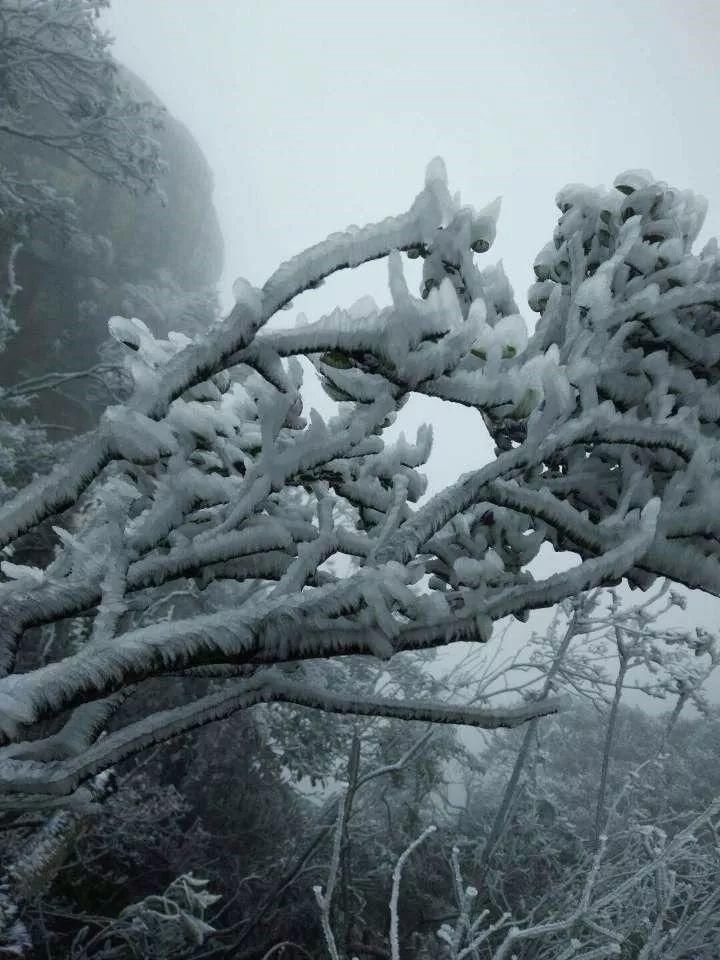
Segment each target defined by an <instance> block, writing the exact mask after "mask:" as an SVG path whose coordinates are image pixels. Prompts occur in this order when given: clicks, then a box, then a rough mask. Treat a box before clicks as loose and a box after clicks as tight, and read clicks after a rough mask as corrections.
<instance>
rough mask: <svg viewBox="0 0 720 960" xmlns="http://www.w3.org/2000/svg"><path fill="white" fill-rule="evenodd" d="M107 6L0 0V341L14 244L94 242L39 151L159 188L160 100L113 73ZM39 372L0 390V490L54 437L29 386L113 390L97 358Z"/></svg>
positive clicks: (14, 291)
mask: <svg viewBox="0 0 720 960" xmlns="http://www.w3.org/2000/svg"><path fill="white" fill-rule="evenodd" d="M107 6H109V0H0V156H1V157H2V159H1V160H0V257H2V259H3V263H2V267H0V351H2V350H4V349H5V348H6V345H7V343H8V340H9V339H10V338H12V337H14V336H16V335H17V334H18V332H19V330H18V327H19V324H18V317H17V315H16V312H15V304H16V298H17V295H18V293H19V292H20V289H21V287H20V285H19V283H18V279H17V259H18V253H19V251H20V250H21V248H22V247H23V245H26V244H28V243H29V242H30V241H31V240H33V241H38V240H39V241H41V242H43V243H47V241H48V240H49V239H50V238H51V237H52V238H54V240H55V241H60V242H61V243H62V244H63V245H64V246H65V247H67V246H68V245H69V246H71V247H72V248H73V249H76V250H77V252H78V256H82V257H84V258H86V259H87V257H88V255H89V253H90V251H91V250H92V249H93V245H94V244H96V242H97V238H91V237H89V236H87V235H86V234H85V233H84V232H83V230H82V228H81V224H80V219H79V217H78V209H77V206H76V202H75V200H74V199H73V197H72V196H71V195H70V193H69V191H68V190H67V189H63V186H62V185H61V183H60V182H50V181H49V180H48V179H46V178H45V177H44V176H43V175H39V174H38V172H37V160H38V156H39V157H41V158H42V157H46V158H47V159H48V165H51V164H52V163H53V162H55V160H56V158H57V157H58V156H59V157H62V158H66V159H69V160H70V161H71V162H72V163H74V164H79V165H80V166H81V167H83V168H85V169H87V170H89V171H91V172H92V174H94V175H95V176H97V177H99V178H101V179H102V180H105V181H107V182H109V183H112V184H116V185H119V186H121V187H124V188H126V189H128V190H130V191H133V192H138V191H145V190H156V191H158V192H159V186H158V178H159V176H160V174H161V173H162V171H163V170H164V164H163V162H162V160H161V158H160V147H159V144H158V141H157V139H156V138H155V133H156V132H157V130H158V129H159V128H160V125H161V120H162V116H161V111H160V110H159V108H158V107H157V106H156V105H154V104H152V103H149V102H145V101H143V100H141V99H138V97H137V96H135V95H134V93H133V92H132V90H131V89H130V87H129V85H128V83H127V82H126V81H123V80H121V78H120V76H119V74H118V67H117V65H116V63H115V61H114V60H113V59H112V56H111V54H110V44H111V38H110V37H109V36H107V35H106V34H105V33H104V32H103V31H102V30H101V29H100V28H99V25H98V17H99V15H100V13H101V11H102V10H103V9H104V8H106V7H107ZM28 154H30V155H32V157H33V158H34V160H28ZM105 243H106V244H107V241H105ZM80 312H81V310H80V308H79V307H78V313H80ZM43 373H44V374H45V375H44V376H41V377H32V378H28V377H24V378H23V377H19V379H18V382H17V383H14V384H9V383H4V384H3V386H2V390H1V391H0V414H1V416H0V499H4V498H5V496H6V495H7V492H8V491H9V490H10V489H12V488H13V487H14V486H17V485H18V484H21V483H24V482H26V481H27V480H28V479H29V478H30V477H31V476H32V475H33V473H34V472H37V471H38V470H42V469H45V468H46V467H47V466H49V464H50V463H51V456H52V447H53V445H52V444H51V443H49V441H48V439H47V436H46V434H45V431H44V424H42V423H39V422H34V421H33V418H32V401H33V399H34V398H36V397H37V396H38V394H40V393H42V392H43V391H45V390H61V389H63V388H65V389H66V388H67V387H68V386H70V387H72V385H73V384H74V383H75V382H76V381H78V380H80V381H85V382H86V384H88V383H89V384H90V387H91V388H92V386H93V383H94V382H96V383H101V384H102V386H101V390H100V396H101V397H102V399H103V405H104V404H106V403H107V402H108V401H109V400H110V399H111V398H112V391H110V392H108V391H107V389H106V388H105V383H106V382H107V381H112V379H113V378H112V375H111V373H110V372H109V366H108V364H98V365H95V366H91V368H90V369H80V370H76V371H72V372H68V370H67V369H66V370H65V371H63V373H59V374H53V373H51V372H48V371H43ZM91 392H92V389H91ZM96 392H97V390H96ZM28 417H29V422H26V419H27V418H28ZM22 418H25V419H22ZM54 452H55V453H57V452H58V451H54ZM31 461H32V462H31Z"/></svg>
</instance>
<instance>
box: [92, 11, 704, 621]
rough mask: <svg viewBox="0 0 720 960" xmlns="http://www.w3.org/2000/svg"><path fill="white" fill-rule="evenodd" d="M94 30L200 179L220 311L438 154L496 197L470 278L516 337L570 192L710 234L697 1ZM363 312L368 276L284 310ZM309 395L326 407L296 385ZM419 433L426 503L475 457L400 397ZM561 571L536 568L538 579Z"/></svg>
mask: <svg viewBox="0 0 720 960" xmlns="http://www.w3.org/2000/svg"><path fill="white" fill-rule="evenodd" d="M105 19H106V25H107V29H108V30H109V31H110V32H111V33H112V34H113V35H114V37H115V41H116V42H115V48H114V49H115V53H116V56H117V58H118V59H119V60H120V61H122V62H123V63H125V64H126V65H127V66H129V67H130V68H131V69H132V70H134V71H135V72H136V73H137V74H139V75H140V76H141V77H142V78H143V79H144V80H145V81H146V82H147V83H148V84H149V85H150V86H151V87H152V89H153V90H154V91H155V93H156V94H157V95H158V96H159V97H160V98H161V100H162V101H163V102H164V103H165V104H166V106H167V107H168V109H169V110H170V111H171V112H172V113H173V114H174V115H175V116H176V117H177V118H178V119H179V120H181V121H182V122H183V123H185V124H186V125H187V127H188V128H189V129H190V131H191V132H192V133H193V134H194V136H195V137H196V139H197V140H198V142H199V144H200V146H201V148H202V149H203V151H204V153H205V155H206V157H207V160H208V162H209V164H210V167H211V169H212V171H213V175H214V179H215V204H216V207H217V210H218V214H219V217H220V223H221V226H222V231H223V235H224V240H225V269H224V274H223V281H222V297H223V302H224V304H225V305H226V306H227V304H229V302H230V288H231V285H232V281H233V280H234V279H235V277H237V276H238V275H241V276H244V277H246V278H248V279H249V280H250V281H251V282H253V283H255V284H261V283H262V282H263V281H264V280H265V279H266V278H267V276H268V275H269V274H270V273H271V272H272V271H273V270H274V268H275V267H276V266H277V264H278V263H279V262H280V261H282V260H284V259H286V258H288V257H290V256H292V255H293V254H295V253H297V252H299V251H300V250H301V249H303V248H304V247H305V246H307V245H309V244H312V243H314V242H317V241H318V240H320V239H322V238H323V237H325V236H326V235H327V234H329V233H331V232H333V231H335V230H339V229H343V228H344V227H346V226H347V225H348V224H350V223H356V224H362V223H365V222H369V221H374V220H378V219H382V218H383V217H385V216H388V215H392V214H396V213H399V212H401V211H402V210H404V209H406V208H407V207H408V206H409V204H410V202H411V201H412V199H413V198H414V196H415V194H416V193H417V192H418V190H419V189H420V187H421V185H422V178H423V171H424V167H425V165H426V163H427V161H428V160H430V159H431V158H432V157H433V156H435V155H437V154H440V155H442V156H443V157H444V159H445V161H446V163H447V167H448V172H449V176H450V185H451V189H457V190H460V191H461V192H462V195H463V199H464V201H465V202H469V203H472V204H473V205H475V206H477V207H480V206H483V205H485V204H486V203H488V202H489V201H491V200H492V199H493V198H495V197H496V196H501V197H502V213H501V216H500V221H499V224H498V237H497V241H496V243H495V245H494V247H493V248H492V249H491V251H490V253H489V254H488V255H487V262H494V261H495V260H497V259H500V258H502V260H503V261H504V264H505V267H506V270H507V272H508V275H509V276H510V279H511V281H512V283H513V286H514V288H515V292H516V298H517V300H518V302H519V304H520V306H521V310H522V312H523V313H524V315H525V316H526V318H527V319H528V321H529V322H530V323H532V322H533V316H534V315H533V314H532V313H531V312H530V311H529V309H528V308H527V304H526V300H525V293H526V290H527V287H528V285H529V284H530V282H531V281H532V279H533V277H532V262H533V259H534V257H535V255H536V253H537V252H538V250H539V249H540V248H541V247H542V245H543V244H544V243H545V242H546V241H547V240H548V239H549V238H550V236H551V234H552V230H553V227H554V224H555V221H556V217H557V210H556V208H555V205H554V197H555V194H556V193H557V191H558V190H559V189H560V188H561V187H562V186H563V185H564V184H566V183H568V182H583V183H589V184H591V185H596V184H607V185H609V184H610V183H612V180H613V179H614V177H615V176H616V175H617V174H618V173H619V172H621V171H623V170H626V169H628V168H633V167H642V168H648V169H650V170H651V171H652V172H653V173H654V174H655V176H657V177H658V178H660V179H662V180H665V181H667V182H669V183H672V184H673V185H675V186H677V187H680V188H691V189H693V190H694V191H696V192H698V193H701V194H703V195H704V196H706V197H707V198H708V200H709V202H710V209H709V215H708V218H707V221H706V225H705V229H704V230H703V233H702V235H701V237H700V240H699V241H698V243H699V245H702V243H704V242H705V240H706V239H707V238H708V237H710V236H713V235H716V234H718V233H720V179H719V178H718V172H719V171H718V163H719V162H718V134H717V123H716V116H715V113H716V110H715V105H716V104H717V103H718V102H720V69H719V66H718V64H719V61H718V56H717V50H716V40H717V37H718V36H720V5H718V4H717V3H715V2H714V0H686V2H685V3H684V4H682V5H678V4H676V3H671V2H669V0H646V2H643V3H630V4H627V3H624V2H619V0H612V2H607V3H603V4H571V3H561V2H547V0H545V2H532V3H528V2H514V3H510V4H499V3H496V4H490V3H486V2H481V0H475V2H471V0H465V2H463V0H453V2H452V3H448V2H442V0H438V2H434V3H409V2H399V0H382V2H379V0H362V2H358V0H346V2H344V3H331V2H318V0H314V2H305V3H302V4H299V3H295V2H292V0H264V2H263V3H250V2H237V0H205V2H203V3H200V2H197V0H152V2H148V0H115V2H114V3H113V5H112V9H111V10H110V11H109V14H108V15H107V16H106V18H105ZM366 293H371V294H372V295H373V296H374V297H375V298H376V300H378V302H380V303H382V302H383V301H387V300H388V296H387V292H386V283H385V266H384V264H373V265H370V266H366V267H364V268H362V269H361V270H358V271H355V272H352V273H346V274H345V275H343V276H341V277H339V278H338V277H336V278H333V279H332V281H331V282H329V283H328V284H327V285H326V286H325V287H324V288H323V289H322V290H320V291H318V292H316V293H313V294H308V295H305V296H304V297H303V298H301V300H299V301H298V302H297V303H296V307H297V309H298V310H300V309H302V310H304V311H305V312H306V313H307V314H308V316H309V317H310V318H311V319H314V318H315V317H317V316H319V315H321V314H322V313H323V312H326V311H327V310H329V309H331V308H332V307H333V306H335V305H336V304H338V303H339V304H348V303H350V302H352V301H353V300H354V299H356V298H358V297H359V296H361V295H363V294H366ZM292 316H293V315H292V314H284V315H283V319H286V318H288V317H290V318H291V317H292ZM307 395H308V400H309V402H310V404H313V405H318V406H322V405H323V404H327V401H326V399H325V398H324V395H323V394H321V392H320V391H319V390H317V389H315V388H314V387H313V384H312V383H309V384H308V391H307ZM426 420H429V421H430V422H432V424H433V427H434V432H435V447H434V452H433V456H432V458H431V461H430V463H429V465H428V473H429V478H430V491H431V492H432V491H434V490H437V489H438V488H440V487H441V486H443V485H445V484H447V483H449V482H451V481H452V480H454V479H455V478H456V477H457V476H458V475H459V474H461V473H462V472H463V471H465V470H468V469H471V468H473V467H477V465H478V463H481V462H485V461H487V460H488V459H490V458H491V457H492V449H491V444H490V442H489V440H488V438H487V434H486V431H485V429H484V427H483V425H482V423H481V421H480V418H479V415H478V414H477V412H476V411H469V410H465V409H458V408H457V407H455V406H452V407H450V406H449V405H444V404H442V403H441V402H439V401H438V402H435V401H432V400H430V399H427V398H422V399H420V398H414V400H413V402H412V403H411V404H409V405H408V407H406V408H405V410H404V411H403V414H402V418H401V421H400V423H399V424H398V427H399V428H400V427H402V428H404V429H406V430H408V431H410V432H414V429H415V427H416V426H417V425H418V424H419V423H422V422H424V421H426ZM572 562H574V559H573V558H572V557H564V558H557V557H552V556H549V555H548V554H547V553H545V554H543V557H542V559H541V561H540V563H539V564H536V568H537V569H538V570H540V571H541V572H544V573H547V572H548V571H549V570H550V569H553V568H557V567H558V566H562V564H563V563H572ZM718 611H720V605H719V604H718V602H717V601H716V600H715V599H713V598H708V597H706V596H702V597H700V596H697V597H696V596H691V598H690V603H689V606H688V610H687V612H686V613H685V614H679V613H678V612H677V611H676V616H675V619H674V621H673V622H674V623H675V624H677V625H681V624H685V623H687V624H691V625H694V624H697V623H701V624H705V625H706V626H709V627H714V626H715V623H716V622H717V617H718ZM678 618H679V619H678ZM543 622H544V620H543V616H542V615H539V616H538V617H535V618H534V619H533V624H538V623H539V624H541V623H543ZM520 635H521V634H520V633H518V634H517V636H518V638H519V637H520Z"/></svg>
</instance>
